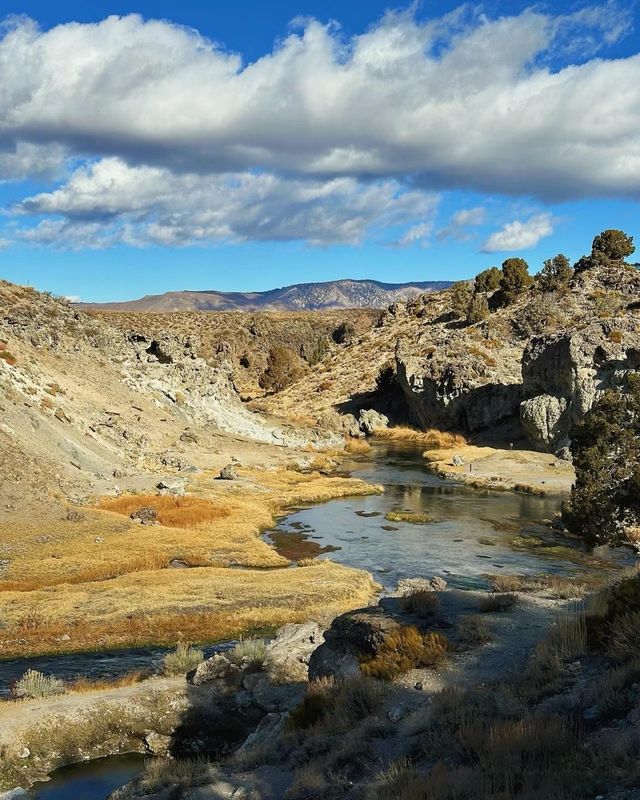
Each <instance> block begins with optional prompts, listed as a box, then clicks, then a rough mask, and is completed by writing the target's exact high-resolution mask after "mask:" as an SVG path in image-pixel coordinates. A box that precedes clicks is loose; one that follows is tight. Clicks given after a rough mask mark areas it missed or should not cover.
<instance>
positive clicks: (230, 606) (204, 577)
mask: <svg viewBox="0 0 640 800" xmlns="http://www.w3.org/2000/svg"><path fill="white" fill-rule="evenodd" d="M378 588H379V587H377V585H376V584H375V583H374V582H373V580H372V579H371V577H370V576H369V575H367V574H366V573H364V572H361V571H359V570H355V569H351V568H348V567H343V566H342V565H340V564H335V563H332V562H329V561H322V562H318V563H317V564H314V565H311V566H308V567H305V568H304V569H281V570H269V571H265V570H249V569H247V570H229V569H221V568H197V569H190V570H187V569H183V570H164V571H153V572H143V573H135V574H132V575H126V576H122V577H120V578H115V579H114V580H112V581H105V582H100V583H87V584H81V585H68V584H67V585H62V586H56V587H52V588H50V589H45V590H41V591H32V592H4V593H3V595H2V598H3V605H4V609H5V617H4V622H5V626H4V627H3V628H2V630H1V631H0V654H1V655H2V656H3V657H5V658H9V657H12V656H20V655H26V654H34V655H35V654H38V653H47V652H61V651H81V650H90V649H93V648H96V647H100V648H111V647H128V646H143V645H149V644H159V645H168V646H172V645H175V644H176V642H177V641H180V640H187V641H192V642H205V641H219V640H223V639H233V638H239V637H240V636H242V635H243V634H247V633H249V634H250V633H251V632H255V631H262V630H267V629H269V630H271V629H273V628H275V627H279V626H280V625H284V624H285V623H286V622H304V621H306V620H307V619H309V618H310V617H315V618H318V619H328V618H330V617H331V616H332V615H336V614H339V613H343V612H344V611H347V610H350V609H352V608H357V607H359V606H364V605H367V604H368V603H369V602H370V600H371V599H372V597H373V596H374V594H375V592H376V591H377V589H378ZM231 610H232V611H233V613H231ZM65 635H67V636H69V637H70V638H69V639H68V640H66V639H64V638H63V637H64V636H65Z"/></svg>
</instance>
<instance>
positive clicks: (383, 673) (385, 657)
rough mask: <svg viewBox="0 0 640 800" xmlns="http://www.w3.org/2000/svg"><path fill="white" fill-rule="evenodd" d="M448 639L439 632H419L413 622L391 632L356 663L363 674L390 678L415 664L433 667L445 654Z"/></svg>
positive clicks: (416, 665)
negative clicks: (367, 656) (359, 662)
mask: <svg viewBox="0 0 640 800" xmlns="http://www.w3.org/2000/svg"><path fill="white" fill-rule="evenodd" d="M448 649H449V642H448V640H447V639H446V637H444V636H442V634H440V633H428V634H426V635H424V636H423V635H422V634H421V633H420V631H419V630H418V629H417V628H416V627H415V626H414V625H403V626H401V627H399V628H397V629H396V630H394V631H391V632H390V633H389V634H388V635H387V636H386V637H385V640H384V642H383V643H382V645H381V646H380V648H379V649H378V652H377V653H376V655H375V656H374V657H373V658H371V659H369V660H366V661H363V662H362V663H361V664H360V669H361V670H362V672H363V674H364V675H367V676H369V677H371V678H379V679H381V680H392V679H393V678H395V677H397V676H398V675H402V674H404V673H405V672H408V671H409V670H410V669H414V668H415V667H436V666H437V665H438V664H440V663H441V662H442V661H443V660H444V659H445V658H446V655H447V650H448Z"/></svg>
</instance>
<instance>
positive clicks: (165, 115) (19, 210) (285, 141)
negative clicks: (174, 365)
mask: <svg viewBox="0 0 640 800" xmlns="http://www.w3.org/2000/svg"><path fill="white" fill-rule="evenodd" d="M388 8H389V6H388V4H386V3H380V2H375V1H372V2H366V3H365V2H358V3H349V4H345V3H344V2H342V3H338V2H333V0H329V1H328V2H322V3H320V2H304V0H297V2H294V1H293V0H286V1H285V0H280V1H279V2H270V3H263V2H256V1H255V0H235V2H226V0H221V1H219V2H216V3H202V2H197V3H196V2H193V1H192V0H185V1H184V2H182V3H180V4H175V3H168V2H149V1H148V0H147V1H145V2H142V1H141V2H110V3H106V2H92V3H90V4H88V3H86V2H69V1H68V0H67V2H64V3H62V2H51V1H50V2H47V3H44V2H35V0H33V1H30V0H23V1H22V2H21V3H20V4H19V7H18V5H17V4H16V7H15V8H13V9H12V8H11V7H10V6H9V7H8V9H7V19H6V21H5V24H4V26H3V28H2V30H1V31H0V74H2V76H3V84H4V92H3V93H0V208H1V209H2V211H3V213H2V215H0V276H1V277H4V278H6V279H8V280H12V281H16V282H20V283H31V284H34V285H36V286H37V287H39V288H42V289H49V290H52V291H54V292H56V293H59V294H65V295H69V296H75V297H81V298H83V299H86V300H110V299H123V298H130V297H136V296H140V295H142V294H146V293H155V292H162V291H166V290H169V289H181V288H182V289H184V288H192V289H202V288H212V289H213V288H215V289H223V290H258V289H267V288H272V287H274V286H281V285H284V284H287V283H294V282H301V281H312V280H329V279H334V278H340V277H356V278H362V277H373V278H377V279H379V280H385V281H398V282H399V281H406V280H441V279H457V278H461V277H469V276H472V275H473V274H475V273H476V272H478V271H479V270H481V269H483V268H485V267H486V266H490V265H492V264H500V263H501V261H502V260H504V258H506V257H508V256H510V255H515V254H517V255H520V256H523V257H524V258H526V259H527V260H528V261H529V263H530V265H531V267H532V269H533V270H534V271H535V270H537V269H538V268H539V267H540V265H541V262H542V260H543V259H544V258H545V257H548V256H550V255H553V254H555V253H556V252H558V251H564V252H566V253H567V254H568V255H569V256H570V257H572V258H577V257H579V256H580V255H581V254H583V253H584V252H586V251H588V249H589V245H590V241H591V239H592V237H593V235H594V234H595V233H597V232H598V231H599V230H602V229H604V228H608V227H620V228H623V229H624V230H626V231H627V232H628V233H631V234H632V235H635V236H636V238H638V236H640V225H639V224H638V220H639V216H638V200H639V198H640V57H639V56H638V51H640V39H639V36H638V23H639V22H640V20H639V19H638V7H637V5H636V4H629V3H615V2H605V3H600V4H585V3H579V4H575V5H569V4H567V3H562V4H560V3H556V4H551V3H550V4H539V5H536V6H535V7H532V6H531V5H530V4H527V3H519V2H510V3H505V2H502V3H495V2H494V3H486V4H484V5H483V6H482V9H479V7H478V6H475V5H474V6H466V7H461V6H460V5H459V4H458V3H452V2H433V3H427V2H425V3H419V4H416V5H414V6H412V7H411V8H407V7H406V6H405V7H403V8H400V10H396V12H395V13H388V12H387V9H388ZM396 8H397V7H396ZM12 12H13V13H14V14H17V13H18V12H19V14H20V15H21V16H20V17H11V16H10V15H11V13H12ZM113 15H118V16H116V17H114V16H113ZM292 23H293V24H292ZM639 241H640V240H639Z"/></svg>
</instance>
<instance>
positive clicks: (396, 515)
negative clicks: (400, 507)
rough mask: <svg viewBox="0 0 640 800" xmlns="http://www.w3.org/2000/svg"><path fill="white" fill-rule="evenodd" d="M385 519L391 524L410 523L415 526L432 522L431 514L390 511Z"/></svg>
mask: <svg viewBox="0 0 640 800" xmlns="http://www.w3.org/2000/svg"><path fill="white" fill-rule="evenodd" d="M384 518H385V519H386V520H388V521H389V522H410V523H412V524H413V525H422V524H424V523H426V522H431V517H430V516H429V514H420V513H418V512H417V511H389V512H388V513H387V514H385V515H384Z"/></svg>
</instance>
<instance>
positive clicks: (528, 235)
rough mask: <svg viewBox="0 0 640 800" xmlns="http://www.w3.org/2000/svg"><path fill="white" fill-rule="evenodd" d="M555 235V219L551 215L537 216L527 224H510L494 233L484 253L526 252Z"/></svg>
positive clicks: (517, 222)
mask: <svg viewBox="0 0 640 800" xmlns="http://www.w3.org/2000/svg"><path fill="white" fill-rule="evenodd" d="M552 233H553V217H552V216H551V214H549V213H543V214H536V215H535V216H533V217H530V218H529V219H528V220H526V221H525V222H520V221H518V220H516V221H515V222H509V223H507V224H506V225H504V227H502V228H501V229H500V230H499V231H496V232H495V233H492V234H491V236H490V237H489V238H488V239H487V241H486V242H485V244H484V246H483V248H482V252H483V253H499V252H504V251H509V250H525V249H526V248H528V247H535V245H537V244H538V242H539V241H540V240H541V239H544V238H545V237H546V236H550V235H551V234H552Z"/></svg>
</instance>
